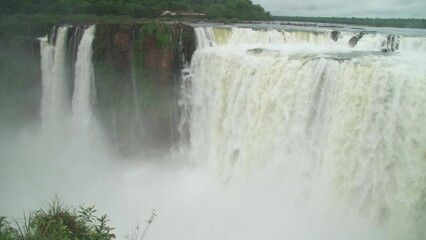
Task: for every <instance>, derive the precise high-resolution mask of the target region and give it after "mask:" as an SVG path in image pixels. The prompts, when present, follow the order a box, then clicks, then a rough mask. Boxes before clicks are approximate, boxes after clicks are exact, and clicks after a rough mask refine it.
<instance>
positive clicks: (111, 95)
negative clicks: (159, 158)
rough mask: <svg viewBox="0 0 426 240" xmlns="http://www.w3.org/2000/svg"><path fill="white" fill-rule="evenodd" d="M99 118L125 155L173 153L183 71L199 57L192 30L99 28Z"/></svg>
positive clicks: (161, 25)
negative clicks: (158, 151) (164, 149)
mask: <svg viewBox="0 0 426 240" xmlns="http://www.w3.org/2000/svg"><path fill="white" fill-rule="evenodd" d="M94 47H95V56H94V61H95V78H96V80H95V82H96V89H97V100H98V103H97V105H98V108H97V109H98V116H99V119H101V120H102V124H103V128H104V129H106V130H107V135H108V136H109V139H110V140H111V141H112V142H113V143H114V144H115V145H117V146H118V147H119V148H120V149H122V152H126V153H128V152H134V151H137V150H139V149H141V148H143V147H147V148H150V149H152V148H154V149H158V148H162V147H167V148H168V147H170V146H171V145H172V144H173V142H174V141H175V139H174V138H173V136H175V135H176V134H175V131H176V130H175V129H174V127H173V126H175V125H176V124H174V123H171V121H172V119H175V118H176V116H173V114H174V113H175V112H178V111H175V110H174V108H176V105H175V102H176V101H175V99H176V97H177V96H176V94H177V91H176V89H177V87H178V84H179V79H180V69H181V67H182V66H183V64H184V62H185V61H190V59H191V56H192V53H193V52H194V51H195V44H194V32H193V28H192V27H190V26H188V25H184V24H180V23H170V24H167V23H159V22H149V23H145V24H135V25H108V24H107V25H98V26H97V30H96V38H95V42H94Z"/></svg>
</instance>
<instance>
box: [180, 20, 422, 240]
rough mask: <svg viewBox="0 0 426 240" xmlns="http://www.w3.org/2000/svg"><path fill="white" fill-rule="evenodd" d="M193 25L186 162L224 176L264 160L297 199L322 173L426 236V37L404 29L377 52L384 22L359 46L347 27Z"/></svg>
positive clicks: (254, 168) (378, 217)
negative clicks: (395, 42) (387, 50)
mask: <svg viewBox="0 0 426 240" xmlns="http://www.w3.org/2000/svg"><path fill="white" fill-rule="evenodd" d="M195 33H196V35H197V47H198V48H197V51H196V52H195V54H194V56H193V60H192V63H191V66H190V78H191V79H190V81H191V84H188V83H187V81H184V85H183V88H184V91H182V92H183V93H185V94H187V96H185V97H184V98H183V99H186V101H182V103H183V105H184V106H185V108H186V109H191V110H190V113H188V114H190V118H189V120H188V119H187V120H188V121H189V126H190V128H189V131H190V149H189V154H190V158H191V159H192V161H194V162H198V163H200V164H203V163H204V162H205V161H206V162H207V163H208V164H209V165H210V166H212V167H214V168H215V169H217V170H218V171H219V172H220V173H221V174H222V175H224V176H225V177H227V178H230V179H233V178H238V177H241V176H243V177H244V176H247V175H252V174H255V173H256V172H259V171H262V169H269V170H271V171H274V172H278V173H279V174H281V175H282V176H283V177H282V179H283V181H285V180H286V179H287V180H288V179H290V178H295V179H297V182H298V184H299V185H300V188H303V190H301V191H302V192H304V193H305V194H302V195H303V196H305V198H309V193H311V194H312V192H313V189H312V188H313V187H312V186H313V185H315V186H317V185H318V183H321V184H322V185H324V186H326V187H327V188H330V189H331V190H332V192H333V193H334V196H335V197H336V199H339V201H341V202H342V203H343V204H344V205H346V206H348V209H352V210H353V211H357V212H358V213H359V214H360V215H362V216H365V217H368V218H370V219H373V220H374V221H376V222H377V223H378V224H381V225H382V226H384V228H385V229H386V231H387V232H388V237H389V238H390V239H424V237H425V236H426V232H425V229H424V227H423V226H425V224H426V217H425V216H424V213H425V212H426V145H425V144H424V143H425V142H426V128H425V127H424V123H425V122H426V94H425V92H426V71H425V69H424V66H425V65H426V62H425V59H424V44H426V40H425V38H424V37H404V36H401V37H400V38H399V41H400V43H399V45H400V48H399V50H398V51H397V52H396V53H391V54H387V55H384V54H383V53H381V47H382V45H383V42H384V41H386V37H387V35H386V34H380V33H376V34H367V35H365V36H363V37H362V39H360V40H359V41H358V43H357V45H356V46H355V47H351V46H349V44H348V41H349V40H350V38H351V37H352V36H354V34H352V33H343V34H341V35H340V38H339V39H338V41H337V42H334V41H333V40H332V39H331V38H330V35H329V33H327V32H326V33H310V32H300V33H297V32H285V31H284V32H283V31H281V32H280V31H277V30H267V31H266V30H253V29H240V28H234V29H212V28H196V30H195ZM349 36H351V37H349ZM219 40H220V41H219ZM188 111H189V110H188ZM181 124H184V123H181ZM284 191H285V189H284ZM306 193H308V194H306Z"/></svg>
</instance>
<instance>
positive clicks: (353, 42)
mask: <svg viewBox="0 0 426 240" xmlns="http://www.w3.org/2000/svg"><path fill="white" fill-rule="evenodd" d="M363 36H364V33H358V34H357V35H355V36H353V37H352V38H351V39H349V46H351V47H355V46H356V45H357V43H358V41H359V40H360V39H361V38H362V37H363Z"/></svg>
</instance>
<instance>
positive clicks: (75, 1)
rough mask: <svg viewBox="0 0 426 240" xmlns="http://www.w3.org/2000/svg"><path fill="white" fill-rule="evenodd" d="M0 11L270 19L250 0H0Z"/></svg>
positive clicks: (268, 14)
mask: <svg viewBox="0 0 426 240" xmlns="http://www.w3.org/2000/svg"><path fill="white" fill-rule="evenodd" d="M0 4H1V7H0V14H7V15H9V14H16V13H21V14H37V13H49V14H94V15H100V16H102V15H122V16H124V15H126V16H132V17H138V18H141V17H143V18H154V17H159V16H160V12H161V10H184V11H196V12H203V13H206V14H207V17H208V18H211V19H218V18H225V19H231V18H235V19H240V20H269V19H270V17H271V15H270V13H269V12H266V11H265V10H264V9H263V8H262V7H261V6H260V5H256V4H253V2H251V1H250V0H19V1H17V0H0Z"/></svg>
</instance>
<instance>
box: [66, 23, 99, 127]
mask: <svg viewBox="0 0 426 240" xmlns="http://www.w3.org/2000/svg"><path fill="white" fill-rule="evenodd" d="M94 34H95V26H90V27H88V28H87V29H85V30H84V33H83V37H82V39H81V41H80V44H79V46H78V52H77V61H76V63H75V81H74V94H73V99H72V111H73V120H74V123H75V124H77V125H78V126H79V127H81V128H82V129H84V130H95V129H96V128H97V126H96V120H95V117H94V116H93V110H92V108H93V103H94V101H95V99H96V98H95V97H96V92H95V83H94V81H95V76H94V69H93V62H92V54H93V50H92V42H93V39H94Z"/></svg>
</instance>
